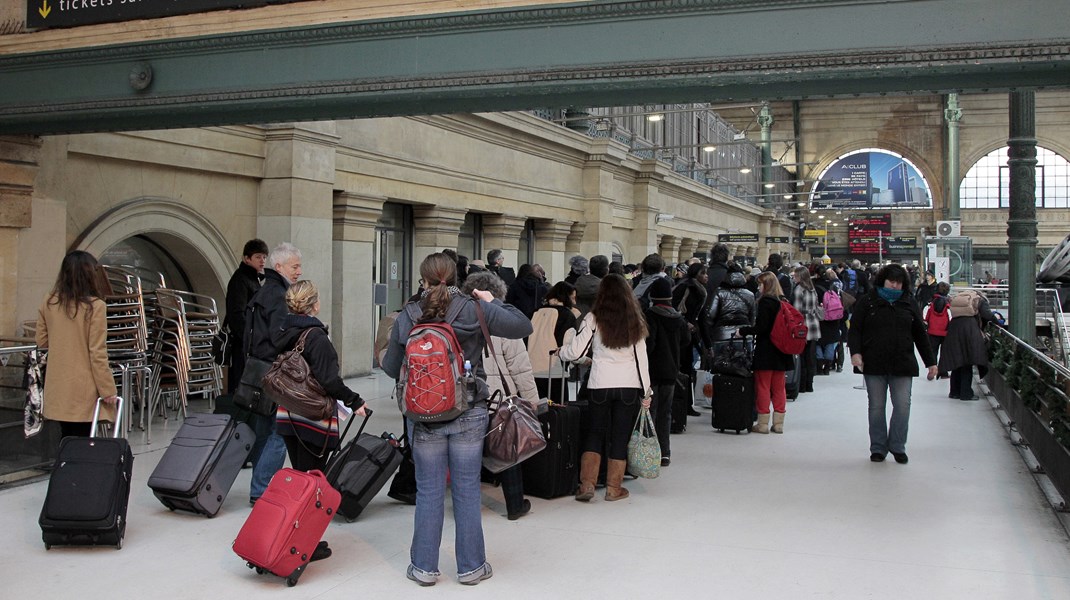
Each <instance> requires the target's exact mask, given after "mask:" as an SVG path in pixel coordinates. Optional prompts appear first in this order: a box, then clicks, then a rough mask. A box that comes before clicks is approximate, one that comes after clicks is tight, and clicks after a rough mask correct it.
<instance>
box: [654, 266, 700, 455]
mask: <svg viewBox="0 0 1070 600" xmlns="http://www.w3.org/2000/svg"><path fill="white" fill-rule="evenodd" d="M648 295H649V297H650V302H651V306H650V308H648V309H646V312H645V316H646V322H647V329H648V330H649V333H648V335H647V338H646V352H647V358H648V364H649V370H650V379H651V381H650V382H648V385H650V386H651V389H653V390H654V401H653V403H652V404H651V405H650V410H651V412H652V413H653V416H654V429H655V430H656V431H657V434H658V443H659V445H660V446H661V466H663V467H667V466H669V454H670V449H669V430H670V429H671V428H672V403H673V397H674V396H675V393H676V376H677V375H679V374H680V355H681V350H682V349H686V351H687V352H688V353H690V351H691V348H690V344H691V334H690V333H689V332H688V328H687V320H685V319H684V316H683V315H682V314H680V313H679V311H677V310H676V309H675V308H673V307H672V304H671V303H672V284H671V283H670V282H669V278H668V277H658V278H656V279H654V280H652V281H651V282H650V285H649V294H648ZM690 359H691V357H690V356H688V357H687V360H690Z"/></svg>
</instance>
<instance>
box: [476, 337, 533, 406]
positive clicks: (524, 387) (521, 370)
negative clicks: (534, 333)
mask: <svg viewBox="0 0 1070 600" xmlns="http://www.w3.org/2000/svg"><path fill="white" fill-rule="evenodd" d="M490 340H491V342H493V343H494V356H491V353H490V345H489V344H488V345H486V346H483V370H484V371H486V373H487V387H489V388H490V393H491V394H492V395H493V394H494V392H495V391H498V390H501V392H502V394H505V385H503V380H504V381H505V382H506V383H508V385H509V392H510V393H511V394H513V395H515V396H520V397H521V398H523V399H524V400H527V401H528V402H530V403H531V404H532V406H534V405H535V404H537V403H538V402H539V390H538V388H536V387H535V377H534V376H533V375H532V372H531V360H530V358H529V357H528V350H527V348H525V347H524V341H523V340H510V339H506V338H502V337H498V336H496V335H492V336H490ZM499 367H500V368H499ZM502 371H504V373H502Z"/></svg>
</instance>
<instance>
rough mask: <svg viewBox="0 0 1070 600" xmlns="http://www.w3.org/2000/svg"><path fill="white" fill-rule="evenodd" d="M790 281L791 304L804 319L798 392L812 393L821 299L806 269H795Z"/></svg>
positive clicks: (819, 329)
mask: <svg viewBox="0 0 1070 600" xmlns="http://www.w3.org/2000/svg"><path fill="white" fill-rule="evenodd" d="M792 281H793V282H794V284H795V288H794V289H793V290H792V292H791V303H792V305H794V306H795V309H796V310H798V311H799V312H800V313H802V316H803V318H805V319H806V348H804V349H803V353H802V356H800V357H799V358H800V359H801V360H800V362H801V363H802V373H801V375H802V377H801V379H800V381H799V392H812V391H814V374H815V372H816V370H817V368H816V365H815V362H816V360H817V355H816V349H817V341H818V340H819V339H821V299H820V297H819V296H818V295H817V290H815V289H814V282H813V280H812V279H811V278H810V270H809V269H807V268H806V267H795V270H794V271H792Z"/></svg>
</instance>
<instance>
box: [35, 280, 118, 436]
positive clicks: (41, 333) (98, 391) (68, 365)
mask: <svg viewBox="0 0 1070 600" xmlns="http://www.w3.org/2000/svg"><path fill="white" fill-rule="evenodd" d="M91 306H92V311H90V310H87V309H86V306H85V305H84V304H80V305H79V306H78V312H77V313H75V315H74V318H73V319H72V318H70V317H69V316H67V312H66V311H65V310H64V309H63V307H62V306H60V305H58V304H49V303H48V298H47V297H46V298H45V300H44V302H42V303H41V306H40V308H38V309H37V315H38V318H37V334H36V338H37V340H36V341H37V347H38V348H41V349H42V350H45V349H47V350H48V368H47V369H46V370H45V399H44V416H45V418H46V419H49V420H51V421H67V422H71V423H89V422H90V421H92V420H93V409H94V408H95V407H96V404H97V398H107V397H109V396H114V395H115V394H116V391H115V378H114V377H113V376H112V374H111V367H109V366H108V349H107V347H106V340H107V337H108V333H107V329H108V324H107V317H106V313H107V310H108V309H107V306H106V305H105V304H104V301H103V300H101V299H100V298H94V299H93V300H92V302H91ZM20 406H21V405H20ZM100 419H101V420H102V421H112V422H114V421H115V406H113V405H108V404H102V405H101V411H100Z"/></svg>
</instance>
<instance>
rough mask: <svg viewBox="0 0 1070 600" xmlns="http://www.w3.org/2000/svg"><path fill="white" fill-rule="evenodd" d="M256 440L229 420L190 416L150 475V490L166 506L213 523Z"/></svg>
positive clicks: (252, 435) (251, 433)
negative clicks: (192, 513)
mask: <svg viewBox="0 0 1070 600" xmlns="http://www.w3.org/2000/svg"><path fill="white" fill-rule="evenodd" d="M255 441H256V434H254V433H253V430H252V428H251V427H249V426H248V425H246V424H245V423H241V422H238V421H235V420H234V419H232V418H231V417H230V415H217V414H208V413H193V414H191V415H190V416H189V417H187V418H186V420H185V421H184V422H183V423H182V427H180V428H179V430H178V433H176V434H175V437H174V438H173V439H172V440H171V445H170V446H168V447H167V451H165V452H164V453H163V456H162V457H160V462H159V463H158V464H157V465H156V468H155V469H153V470H152V475H151V476H150V477H149V487H150V488H152V493H153V494H155V495H156V497H157V498H159V500H160V502H162V503H163V505H164V506H166V507H167V508H169V509H171V510H188V511H190V512H195V513H198V514H202V515H205V516H208V517H214V516H215V515H216V513H218V512H219V508H220V507H221V506H222V505H223V501H224V500H225V499H226V497H227V493H228V492H230V486H231V485H233V484H234V480H235V479H236V478H237V477H238V471H241V468H242V465H244V464H245V459H246V458H247V457H248V456H249V452H250V451H251V450H252V448H253V443H254V442H255Z"/></svg>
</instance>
